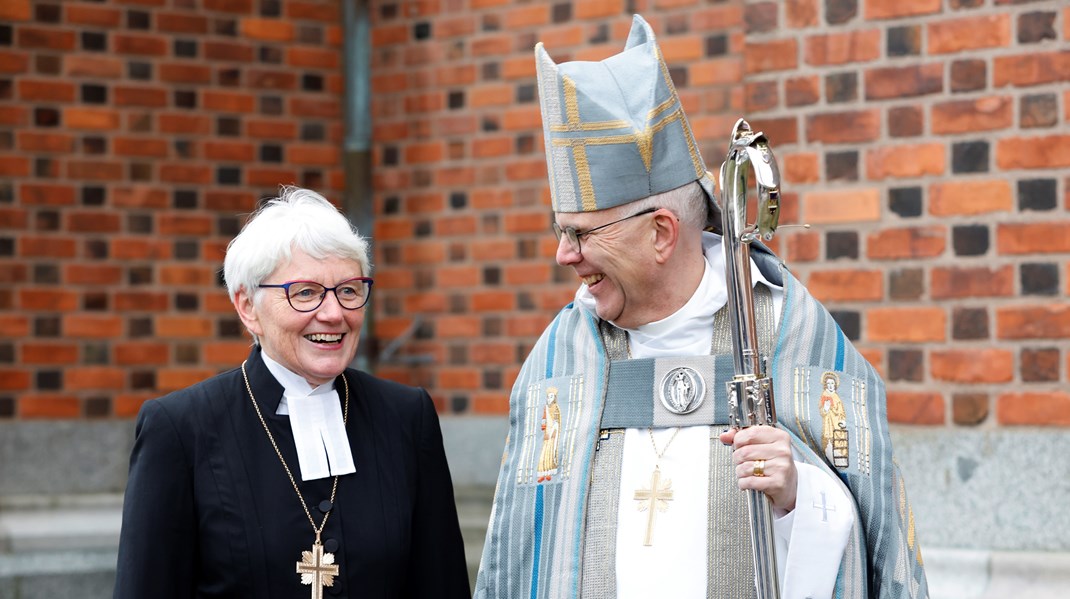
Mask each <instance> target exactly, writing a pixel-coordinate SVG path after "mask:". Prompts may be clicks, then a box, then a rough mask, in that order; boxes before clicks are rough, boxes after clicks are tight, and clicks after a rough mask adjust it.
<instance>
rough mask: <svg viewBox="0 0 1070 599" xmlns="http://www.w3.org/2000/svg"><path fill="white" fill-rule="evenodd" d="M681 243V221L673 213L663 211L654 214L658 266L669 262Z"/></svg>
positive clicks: (655, 255) (655, 250) (655, 249)
mask: <svg viewBox="0 0 1070 599" xmlns="http://www.w3.org/2000/svg"><path fill="white" fill-rule="evenodd" d="M679 242H680V219H678V218H676V215H675V214H673V213H672V211H670V210H667V209H661V210H658V211H657V212H655V213H654V259H655V260H657V262H658V264H664V263H666V262H668V260H669V258H670V257H671V256H672V254H673V252H674V251H676V247H677V244H678V243H679Z"/></svg>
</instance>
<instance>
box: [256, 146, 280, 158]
mask: <svg viewBox="0 0 1070 599" xmlns="http://www.w3.org/2000/svg"><path fill="white" fill-rule="evenodd" d="M260 161H261V162H282V146H280V145H278V144H264V145H262V146H260Z"/></svg>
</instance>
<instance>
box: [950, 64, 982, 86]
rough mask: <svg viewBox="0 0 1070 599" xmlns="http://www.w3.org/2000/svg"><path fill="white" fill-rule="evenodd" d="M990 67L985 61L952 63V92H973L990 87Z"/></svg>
mask: <svg viewBox="0 0 1070 599" xmlns="http://www.w3.org/2000/svg"><path fill="white" fill-rule="evenodd" d="M987 79H988V66H987V65H986V64H985V61H984V60H974V59H970V60H956V61H955V62H953V63H951V91H952V92H953V93H960V92H972V91H977V90H981V89H985V86H987V85H988V81H987Z"/></svg>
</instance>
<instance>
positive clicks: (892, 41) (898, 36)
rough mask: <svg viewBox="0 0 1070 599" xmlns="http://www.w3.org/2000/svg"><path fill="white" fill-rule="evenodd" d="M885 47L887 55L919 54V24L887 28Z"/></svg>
mask: <svg viewBox="0 0 1070 599" xmlns="http://www.w3.org/2000/svg"><path fill="white" fill-rule="evenodd" d="M886 48H887V53H888V56H889V57H896V56H917V55H919V54H921V26H920V25H904V26H901V27H891V28H889V29H888V39H887V45H886Z"/></svg>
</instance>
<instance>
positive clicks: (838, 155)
mask: <svg viewBox="0 0 1070 599" xmlns="http://www.w3.org/2000/svg"><path fill="white" fill-rule="evenodd" d="M825 178H826V179H828V180H829V181H857V180H858V152H857V151H849V152H829V153H828V154H825Z"/></svg>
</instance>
